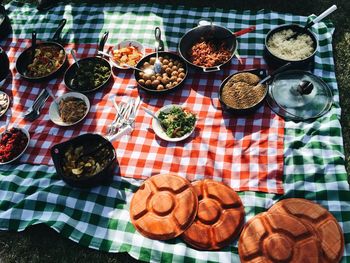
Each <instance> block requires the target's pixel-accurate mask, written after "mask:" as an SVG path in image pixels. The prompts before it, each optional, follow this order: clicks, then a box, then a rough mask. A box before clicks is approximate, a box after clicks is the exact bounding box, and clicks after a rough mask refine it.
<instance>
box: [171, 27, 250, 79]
mask: <svg viewBox="0 0 350 263" xmlns="http://www.w3.org/2000/svg"><path fill="white" fill-rule="evenodd" d="M201 22H204V23H201ZM254 30H255V26H252V27H249V28H246V29H243V30H240V31H238V32H235V33H233V32H231V30H229V29H227V28H226V27H223V26H219V25H214V24H213V23H211V22H208V21H204V20H202V21H200V23H199V24H198V26H197V27H195V28H193V29H191V30H190V31H188V32H187V33H185V35H184V36H183V37H182V38H181V39H180V43H179V47H178V49H179V53H180V55H181V57H182V58H183V59H184V60H186V62H187V63H188V64H190V65H192V66H193V67H195V68H198V69H201V70H203V71H204V72H212V71H219V70H220V68H221V67H222V66H223V65H225V64H227V63H228V62H229V61H230V60H231V59H232V58H233V57H234V55H235V53H236V50H237V45H238V42H237V37H238V36H241V35H243V34H246V33H249V32H251V31H254ZM202 40H206V41H214V42H215V43H216V45H217V46H218V45H221V44H222V43H224V46H225V47H226V48H227V49H228V50H229V51H230V53H231V56H230V58H229V59H228V60H227V61H225V62H224V63H222V64H220V65H217V66H214V67H204V66H199V65H196V64H193V63H192V62H191V59H190V54H189V51H190V50H191V48H192V47H193V46H194V45H195V44H196V43H198V42H199V41H202Z"/></svg>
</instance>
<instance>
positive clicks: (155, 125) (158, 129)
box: [152, 104, 197, 142]
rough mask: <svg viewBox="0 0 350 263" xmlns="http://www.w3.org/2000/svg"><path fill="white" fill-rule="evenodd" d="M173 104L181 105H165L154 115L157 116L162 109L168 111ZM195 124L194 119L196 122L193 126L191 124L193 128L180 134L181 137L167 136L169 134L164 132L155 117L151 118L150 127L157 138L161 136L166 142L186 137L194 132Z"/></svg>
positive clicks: (177, 140)
mask: <svg viewBox="0 0 350 263" xmlns="http://www.w3.org/2000/svg"><path fill="white" fill-rule="evenodd" d="M174 106H176V107H182V106H181V105H176V104H170V105H166V106H164V107H162V108H160V109H159V110H158V111H157V112H156V113H155V115H156V116H157V117H158V116H159V113H160V112H161V111H163V112H169V111H170V109H171V108H172V107H174ZM196 124H197V120H196V123H195V124H194V126H193V129H192V130H191V131H190V132H188V133H186V134H185V135H183V136H181V137H176V138H171V137H169V136H168V135H167V134H166V133H165V131H164V130H163V128H162V127H161V125H160V123H159V122H158V121H157V120H156V119H155V118H153V119H152V129H153V131H154V132H155V133H156V134H157V136H158V137H159V138H161V139H163V140H165V141H168V142H179V141H182V140H185V139H187V138H188V137H189V136H190V135H191V134H192V133H193V132H194V130H195V128H196Z"/></svg>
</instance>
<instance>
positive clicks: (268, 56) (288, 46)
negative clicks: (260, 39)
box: [264, 24, 318, 69]
mask: <svg viewBox="0 0 350 263" xmlns="http://www.w3.org/2000/svg"><path fill="white" fill-rule="evenodd" d="M296 32H301V33H299V34H298V35H297V36H296V37H292V36H293V34H294V33H296ZM317 48H318V41H317V38H316V35H315V34H314V33H312V32H311V31H310V30H309V29H308V30H303V27H302V26H300V25H297V24H285V25H281V26H278V27H275V28H273V29H272V30H270V31H269V32H268V33H267V35H266V37H265V48H264V58H265V60H266V63H267V64H268V65H269V67H270V68H279V67H281V66H283V65H285V64H287V63H288V62H291V63H292V64H293V68H294V69H310V68H312V67H313V63H314V58H315V54H316V50H317Z"/></svg>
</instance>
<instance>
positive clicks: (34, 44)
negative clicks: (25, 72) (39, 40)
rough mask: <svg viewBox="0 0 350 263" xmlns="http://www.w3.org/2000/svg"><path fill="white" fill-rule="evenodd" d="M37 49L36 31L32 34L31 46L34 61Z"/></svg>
mask: <svg viewBox="0 0 350 263" xmlns="http://www.w3.org/2000/svg"><path fill="white" fill-rule="evenodd" d="M35 49H36V31H33V32H32V46H31V50H32V58H31V59H32V60H31V61H33V60H34V58H35Z"/></svg>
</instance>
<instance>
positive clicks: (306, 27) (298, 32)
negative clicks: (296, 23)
mask: <svg viewBox="0 0 350 263" xmlns="http://www.w3.org/2000/svg"><path fill="white" fill-rule="evenodd" d="M335 10H337V6H336V5H332V6H331V7H330V8H328V9H327V10H326V11H324V12H323V13H322V14H320V15H319V16H318V17H316V18H315V19H314V20H312V21H310V22H308V23H307V24H306V25H305V26H304V27H303V28H302V29H301V30H298V31H297V32H294V33H293V34H292V35H291V36H290V37H287V40H291V39H295V38H297V37H298V36H299V35H300V34H302V33H304V32H305V31H306V30H307V29H308V28H310V27H312V26H313V25H314V24H316V23H318V22H320V21H321V20H322V19H323V18H325V17H326V16H328V15H329V14H331V13H333V12H334V11H335Z"/></svg>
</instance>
